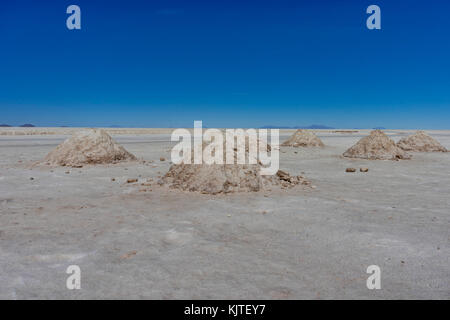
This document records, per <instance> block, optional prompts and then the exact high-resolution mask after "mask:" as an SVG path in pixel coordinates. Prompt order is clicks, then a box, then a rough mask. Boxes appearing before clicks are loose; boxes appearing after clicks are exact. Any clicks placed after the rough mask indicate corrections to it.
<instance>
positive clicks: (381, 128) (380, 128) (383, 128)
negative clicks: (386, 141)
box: [372, 127, 386, 130]
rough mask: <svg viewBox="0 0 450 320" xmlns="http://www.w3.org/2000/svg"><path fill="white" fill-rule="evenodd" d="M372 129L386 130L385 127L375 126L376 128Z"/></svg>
mask: <svg viewBox="0 0 450 320" xmlns="http://www.w3.org/2000/svg"><path fill="white" fill-rule="evenodd" d="M372 129H374V130H386V128H385V127H375V128H372Z"/></svg>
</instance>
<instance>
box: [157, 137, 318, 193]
mask: <svg viewBox="0 0 450 320" xmlns="http://www.w3.org/2000/svg"><path fill="white" fill-rule="evenodd" d="M262 148H264V146H262ZM246 149H247V150H245V158H246V159H247V161H248V160H249V153H248V148H246ZM224 154H225V153H224ZM234 157H235V164H205V163H202V164H185V163H181V164H174V165H172V166H171V167H170V169H169V171H168V172H167V173H166V174H165V175H164V176H163V177H162V178H161V180H160V181H159V184H160V185H168V186H169V187H171V188H176V189H180V190H184V191H193V192H201V193H205V194H219V193H230V192H251V191H255V192H256V191H262V190H267V189H270V188H271V187H272V186H279V187H281V188H290V187H293V186H295V185H310V182H309V181H308V180H307V179H306V178H304V177H302V176H290V175H289V174H288V173H286V172H283V171H281V170H278V172H277V173H276V174H275V175H272V176H267V175H264V176H262V175H261V174H260V172H261V168H262V165H261V164H260V163H259V162H258V163H257V164H237V163H236V159H237V151H236V149H235V151H234ZM224 159H225V158H224Z"/></svg>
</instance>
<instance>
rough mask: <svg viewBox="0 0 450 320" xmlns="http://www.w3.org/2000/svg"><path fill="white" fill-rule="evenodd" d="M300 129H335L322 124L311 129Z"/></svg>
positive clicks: (313, 125)
mask: <svg viewBox="0 0 450 320" xmlns="http://www.w3.org/2000/svg"><path fill="white" fill-rule="evenodd" d="M299 129H334V128H333V127H328V126H324V125H322V124H312V125H310V126H309V127H303V128H299Z"/></svg>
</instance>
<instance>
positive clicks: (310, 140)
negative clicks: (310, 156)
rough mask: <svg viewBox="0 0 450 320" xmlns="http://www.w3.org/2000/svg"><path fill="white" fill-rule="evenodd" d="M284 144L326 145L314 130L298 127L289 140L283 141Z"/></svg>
mask: <svg viewBox="0 0 450 320" xmlns="http://www.w3.org/2000/svg"><path fill="white" fill-rule="evenodd" d="M282 146H290V147H324V146H325V145H324V144H323V142H322V140H320V139H319V138H318V137H317V136H316V135H315V134H314V133H313V132H311V131H308V130H302V129H298V130H297V131H295V133H294V134H293V135H292V136H291V137H290V138H289V139H288V140H286V141H285V142H283V143H282Z"/></svg>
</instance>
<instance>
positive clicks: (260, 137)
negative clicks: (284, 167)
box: [171, 121, 280, 175]
mask: <svg viewBox="0 0 450 320" xmlns="http://www.w3.org/2000/svg"><path fill="white" fill-rule="evenodd" d="M267 131H268V130H267V129H259V130H258V131H257V130H255V129H247V130H244V129H226V130H225V139H224V137H223V131H222V130H219V129H207V130H205V132H203V127H202V121H194V139H193V141H194V148H193V149H192V136H191V133H190V131H189V130H187V129H176V130H174V131H173V132H172V136H171V141H174V142H178V143H177V144H176V145H175V146H174V147H173V148H172V153H171V160H172V162H173V163H174V164H181V163H184V164H192V163H193V164H202V163H204V164H224V158H225V164H240V165H242V164H258V161H259V163H260V164H261V170H260V174H261V175H274V174H275V173H277V171H278V169H279V165H280V163H279V141H280V139H279V130H278V129H271V130H270V145H271V148H270V152H269V150H268V149H269V148H268V147H267V146H268V142H267ZM180 140H181V141H180ZM224 141H225V157H224V154H223V152H224ZM203 143H205V144H206V146H205V147H204V148H203ZM246 144H247V147H248V149H247V150H248V152H246ZM192 150H193V152H192ZM246 154H247V155H248V159H246ZM192 155H193V156H194V159H193V161H192ZM235 160H236V161H235ZM246 161H248V162H247V163H246Z"/></svg>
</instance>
